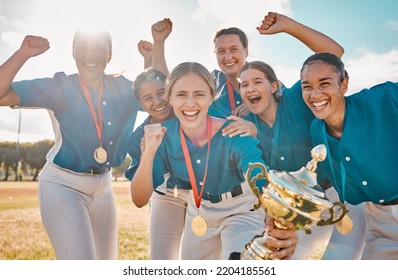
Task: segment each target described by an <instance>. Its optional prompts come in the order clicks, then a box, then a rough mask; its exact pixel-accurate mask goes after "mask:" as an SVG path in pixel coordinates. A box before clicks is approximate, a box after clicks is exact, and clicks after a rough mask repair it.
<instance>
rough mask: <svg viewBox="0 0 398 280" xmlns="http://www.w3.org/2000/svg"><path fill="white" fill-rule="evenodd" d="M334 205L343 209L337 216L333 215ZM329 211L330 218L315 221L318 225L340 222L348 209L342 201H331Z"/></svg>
mask: <svg viewBox="0 0 398 280" xmlns="http://www.w3.org/2000/svg"><path fill="white" fill-rule="evenodd" d="M335 207H338V208H339V209H341V210H342V211H343V212H342V213H341V214H340V215H339V216H337V217H335V215H334V213H335V210H334V208H335ZM329 213H330V218H329V219H327V220H320V221H319V222H318V223H317V225H318V226H327V225H332V224H335V223H337V222H340V221H341V220H342V219H343V217H344V216H345V215H346V214H347V213H348V210H347V208H346V207H345V205H344V203H342V202H340V201H335V202H333V207H331V208H329Z"/></svg>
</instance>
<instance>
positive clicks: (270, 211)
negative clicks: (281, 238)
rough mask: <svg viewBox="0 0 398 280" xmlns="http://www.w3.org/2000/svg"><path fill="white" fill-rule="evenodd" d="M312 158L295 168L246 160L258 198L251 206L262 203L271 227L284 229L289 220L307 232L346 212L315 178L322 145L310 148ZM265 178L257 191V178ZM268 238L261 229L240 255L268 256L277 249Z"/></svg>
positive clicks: (247, 175) (248, 174) (342, 215)
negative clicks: (270, 167)
mask: <svg viewBox="0 0 398 280" xmlns="http://www.w3.org/2000/svg"><path fill="white" fill-rule="evenodd" d="M311 156H312V160H311V161H309V162H308V163H307V165H306V166H305V167H302V168H301V169H300V170H298V171H295V172H286V171H275V170H269V171H268V170H267V168H266V167H265V166H264V165H263V164H261V163H254V164H252V163H250V165H249V168H248V171H247V172H246V178H247V179H248V183H249V186H250V188H251V190H252V191H253V193H254V194H255V195H256V196H257V198H258V201H259V202H258V204H256V205H254V207H255V208H259V207H263V209H264V211H265V212H266V214H267V215H268V216H270V217H273V218H274V224H275V227H277V228H278V229H287V226H286V225H287V223H290V224H292V225H293V226H294V228H295V229H297V230H305V231H306V233H308V234H310V233H311V230H310V228H311V227H313V226H327V225H332V224H335V223H338V222H340V221H341V220H342V219H343V218H344V217H345V215H346V214H347V212H348V211H347V209H346V207H345V205H344V204H343V203H341V202H338V201H337V202H331V201H329V200H328V199H327V198H326V196H325V193H324V192H323V191H322V189H321V188H320V187H319V185H318V183H317V179H316V176H317V174H316V172H315V171H316V169H317V162H319V161H323V160H324V159H325V158H326V147H325V146H324V145H318V146H316V147H315V148H313V149H312V151H311ZM253 172H256V175H254V176H251V175H252V173H253ZM260 179H261V180H264V179H265V180H266V182H267V183H266V184H265V185H264V186H263V187H262V193H261V194H260V192H259V188H258V186H257V185H256V182H257V181H258V180H260ZM266 238H272V237H269V236H268V235H267V233H266V232H265V231H264V232H263V234H262V235H257V236H255V237H253V239H252V240H251V241H250V242H249V243H248V244H246V246H245V248H244V249H243V251H242V253H241V259H247V260H258V259H265V260H270V259H271V258H270V257H269V254H270V253H272V252H274V251H277V250H279V249H278V248H270V247H267V246H266V245H265V244H264V241H265V239H266Z"/></svg>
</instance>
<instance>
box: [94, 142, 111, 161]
mask: <svg viewBox="0 0 398 280" xmlns="http://www.w3.org/2000/svg"><path fill="white" fill-rule="evenodd" d="M107 157H108V155H107V154H106V151H105V149H104V148H102V147H101V146H100V147H98V148H97V149H95V151H94V159H95V160H96V161H97V162H98V163H101V164H102V163H105V162H106V159H107Z"/></svg>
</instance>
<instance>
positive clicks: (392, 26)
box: [385, 19, 398, 30]
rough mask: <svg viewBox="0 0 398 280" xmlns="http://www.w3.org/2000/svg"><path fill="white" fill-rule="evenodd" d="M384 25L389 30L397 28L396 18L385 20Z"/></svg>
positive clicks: (397, 21)
mask: <svg viewBox="0 0 398 280" xmlns="http://www.w3.org/2000/svg"><path fill="white" fill-rule="evenodd" d="M385 27H386V28H387V29H391V30H398V20H393V19H390V20H387V21H386V23H385Z"/></svg>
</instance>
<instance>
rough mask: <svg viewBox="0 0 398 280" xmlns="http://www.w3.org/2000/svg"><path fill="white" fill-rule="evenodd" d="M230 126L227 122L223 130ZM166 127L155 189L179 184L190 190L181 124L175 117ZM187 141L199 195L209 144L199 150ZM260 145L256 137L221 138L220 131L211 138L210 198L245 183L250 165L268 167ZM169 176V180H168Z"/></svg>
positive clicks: (157, 161) (157, 159)
mask: <svg viewBox="0 0 398 280" xmlns="http://www.w3.org/2000/svg"><path fill="white" fill-rule="evenodd" d="M228 123H229V122H226V123H225V124H224V125H223V127H225V126H226V125H227V124H228ZM163 125H164V126H165V127H166V128H167V132H166V134H165V136H164V138H163V141H162V143H161V145H160V146H159V148H158V151H157V154H156V156H155V160H154V168H153V182H154V188H155V189H158V190H162V189H164V188H165V187H167V186H170V185H177V187H178V188H181V189H191V183H190V180H189V175H188V169H187V166H186V164H185V159H184V154H183V151H182V148H181V141H180V137H179V133H180V132H179V129H180V125H179V121H178V119H177V118H174V119H172V120H169V121H167V122H164V123H163ZM186 142H187V146H188V150H189V154H190V157H191V161H192V165H193V170H194V174H195V177H196V182H197V186H198V191H199V192H200V190H201V188H202V185H201V183H202V181H203V176H204V172H205V167H206V156H207V148H208V144H206V145H204V146H203V147H201V148H199V147H196V146H195V145H193V144H192V143H191V142H190V140H189V139H188V138H187V137H186ZM257 144H258V140H257V139H255V138H253V137H239V136H236V137H232V138H230V137H228V136H222V133H221V129H220V130H219V131H218V132H217V133H216V134H215V135H214V136H213V137H212V139H211V146H210V157H209V162H208V170H207V172H208V173H207V178H206V182H205V189H204V193H205V194H207V195H208V196H209V197H211V196H216V195H220V194H222V193H225V192H230V191H231V190H232V189H233V188H234V187H235V186H237V185H238V184H240V183H242V182H244V181H245V173H246V171H247V169H248V166H249V163H250V162H251V163H255V162H259V163H262V164H265V163H264V161H263V160H262V157H261V150H260V149H259V148H258V147H257ZM170 176H171V177H170ZM168 177H170V178H169V179H168V180H167V178H168ZM166 182H167V183H168V185H166ZM170 182H171V183H170ZM162 192H164V191H162Z"/></svg>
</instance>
